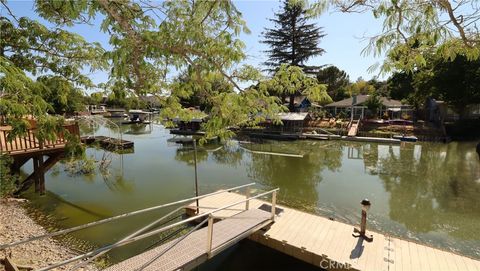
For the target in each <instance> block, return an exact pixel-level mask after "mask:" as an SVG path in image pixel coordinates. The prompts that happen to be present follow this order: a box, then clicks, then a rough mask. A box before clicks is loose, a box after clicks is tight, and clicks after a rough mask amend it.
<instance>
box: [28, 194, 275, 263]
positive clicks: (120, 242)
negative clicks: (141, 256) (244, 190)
mask: <svg viewBox="0 0 480 271" xmlns="http://www.w3.org/2000/svg"><path fill="white" fill-rule="evenodd" d="M244 186H247V185H244ZM278 190H279V188H276V189H273V190H270V191H267V192H264V193H261V194H258V195H255V196H253V197H250V198H246V199H243V200H241V201H237V202H234V203H231V204H228V205H224V206H223V207H219V208H217V209H215V210H212V211H209V212H206V213H203V214H199V215H196V216H192V217H190V218H187V219H185V220H182V221H179V222H176V223H173V224H170V225H167V226H165V227H162V228H160V229H156V230H153V231H150V232H147V233H144V234H142V235H138V236H136V237H133V238H130V239H126V240H123V241H119V242H117V243H115V244H111V245H108V246H105V247H102V248H98V249H96V250H93V251H90V252H87V253H85V254H82V255H78V256H76V257H73V258H70V259H67V260H65V261H62V262H58V263H55V264H53V265H50V266H47V267H44V268H41V269H38V270H37V271H47V270H51V269H53V268H57V267H59V266H63V265H66V264H69V263H71V262H75V261H78V260H81V259H84V258H87V257H90V256H94V255H96V254H98V253H100V252H102V251H105V250H111V249H113V248H117V247H121V246H124V245H127V244H130V243H132V242H135V241H138V240H142V239H145V238H147V237H150V236H153V235H156V234H159V233H161V232H164V231H166V230H169V229H172V228H174V227H177V226H180V225H182V224H185V223H188V222H191V221H194V220H197V219H198V218H201V217H205V216H209V217H210V216H211V215H212V214H214V213H216V212H218V211H222V210H225V209H228V208H230V207H233V206H235V205H239V204H242V203H245V202H247V201H250V200H252V199H256V198H260V197H263V196H266V195H268V194H272V210H271V218H270V219H271V220H272V221H274V217H275V207H276V196H277V191H278ZM212 226H213V223H212Z"/></svg>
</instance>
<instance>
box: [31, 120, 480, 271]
mask: <svg viewBox="0 0 480 271" xmlns="http://www.w3.org/2000/svg"><path fill="white" fill-rule="evenodd" d="M121 129H122V130H123V132H124V134H123V138H124V139H128V140H132V141H134V142H135V150H134V153H130V154H123V155H119V154H109V153H108V152H105V151H103V150H100V149H98V150H97V149H93V148H90V149H88V155H89V156H91V157H93V158H95V159H96V160H102V157H103V156H104V155H107V156H108V157H107V158H108V159H107V160H111V161H112V163H111V165H110V168H109V170H108V171H109V172H108V173H107V174H100V172H99V171H98V170H97V173H96V174H94V175H72V174H70V173H68V172H66V171H64V169H63V166H62V165H60V164H59V165H57V166H56V167H55V168H54V169H52V170H50V172H49V173H48V174H47V176H46V188H47V190H48V193H47V195H46V196H43V197H33V196H31V195H30V198H31V199H32V201H33V204H34V205H35V206H36V207H38V208H39V209H41V210H43V211H45V212H47V213H48V214H51V215H52V216H53V217H54V218H55V219H56V220H57V224H58V225H59V226H60V227H62V228H67V227H72V226H75V225H79V224H84V223H87V222H91V221H94V220H98V219H101V218H106V217H110V216H114V215H118V214H121V213H125V212H128V211H133V210H137V209H141V208H145V207H150V206H154V205H158V204H162V203H168V202H172V201H176V200H180V199H183V198H188V197H192V196H194V195H195V192H194V167H193V151H192V150H191V149H189V148H185V147H182V146H180V145H177V144H174V143H171V142H168V141H167V140H168V139H169V138H172V135H170V134H169V131H168V130H167V129H165V128H163V127H162V126H160V125H156V124H154V125H142V126H138V125H136V126H130V125H123V126H122V127H121ZM82 130H83V131H84V132H90V133H91V132H93V131H94V132H95V134H96V135H107V136H108V135H113V130H111V129H109V128H106V127H103V126H96V127H94V128H92V129H86V128H85V127H83V129H82ZM252 151H261V152H274V153H286V154H296V155H298V156H303V157H290V156H279V155H270V154H259V153H253V152H252ZM25 170H26V171H29V170H30V169H25ZM198 176H199V177H198V179H199V188H200V193H201V194H204V193H207V192H212V191H215V190H218V189H220V188H228V187H233V186H237V185H241V184H246V183H250V182H256V183H257V185H256V188H257V189H258V190H259V191H260V190H266V189H270V188H275V187H279V188H280V193H279V201H280V203H281V204H284V205H287V206H289V207H293V208H297V209H301V210H304V211H307V212H310V213H314V214H319V215H322V216H327V217H332V218H334V219H336V220H339V221H343V222H347V223H351V224H355V223H358V221H359V220H360V208H361V206H360V201H361V200H362V199H364V198H368V199H370V201H371V202H372V207H371V209H370V211H369V218H368V223H369V225H368V226H369V227H370V228H373V229H374V230H376V231H380V232H385V233H390V234H392V235H394V236H399V237H402V238H407V239H411V240H415V241H419V242H421V243H426V244H430V245H432V246H434V247H439V248H443V249H447V250H451V251H456V252H459V253H462V254H466V255H469V256H471V257H475V258H477V259H480V234H478V230H479V229H480V162H479V158H478V156H477V154H476V152H475V142H461V143H459V142H452V143H449V144H438V143H408V144H406V145H405V146H399V145H385V144H374V143H359V142H344V141H308V140H304V141H265V142H263V143H243V142H242V143H239V142H238V141H229V142H227V143H225V144H207V145H205V146H201V147H199V150H198ZM169 210H172V209H169ZM169 210H162V211H158V212H154V213H153V214H149V215H143V216H138V217H134V218H129V219H125V220H123V221H122V222H121V223H120V222H116V223H111V224H106V225H102V226H99V227H95V228H91V229H88V230H82V231H79V232H77V233H75V234H74V236H75V237H78V238H79V239H83V240H87V241H89V242H91V243H92V244H94V245H98V246H100V245H103V244H107V243H112V242H114V241H117V240H119V238H120V237H122V236H124V235H126V234H128V233H130V232H132V231H134V230H136V229H137V228H139V227H142V226H143V225H145V224H146V223H148V222H150V221H152V220H155V218H157V217H158V216H159V215H161V214H164V213H166V212H167V211H169ZM185 230H186V229H183V228H180V229H178V231H175V232H171V234H172V236H175V235H176V234H177V233H178V232H180V231H185ZM169 234H170V233H169ZM164 237H165V235H162V236H156V237H155V238H152V239H150V240H148V241H144V242H140V243H135V244H133V245H128V246H127V247H125V248H122V249H117V250H115V251H112V253H110V256H111V261H113V262H115V261H118V260H121V259H124V258H125V257H128V256H131V255H133V254H135V253H138V252H141V251H144V250H145V249H148V248H149V247H151V246H153V245H155V244H157V243H158V241H159V240H161V239H163V238H164ZM210 269H215V268H210Z"/></svg>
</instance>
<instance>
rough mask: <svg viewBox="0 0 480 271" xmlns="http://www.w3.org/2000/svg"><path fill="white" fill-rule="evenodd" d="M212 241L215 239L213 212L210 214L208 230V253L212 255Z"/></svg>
mask: <svg viewBox="0 0 480 271" xmlns="http://www.w3.org/2000/svg"><path fill="white" fill-rule="evenodd" d="M212 241H213V216H212V214H210V215H208V231H207V254H208V256H209V257H210V253H211V252H212Z"/></svg>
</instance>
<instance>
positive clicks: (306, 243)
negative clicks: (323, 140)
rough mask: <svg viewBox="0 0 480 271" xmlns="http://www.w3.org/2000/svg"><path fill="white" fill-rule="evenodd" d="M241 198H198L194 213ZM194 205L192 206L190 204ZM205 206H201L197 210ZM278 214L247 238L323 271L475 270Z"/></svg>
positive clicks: (347, 229)
mask: <svg viewBox="0 0 480 271" xmlns="http://www.w3.org/2000/svg"><path fill="white" fill-rule="evenodd" d="M242 199H245V196H244V195H241V194H238V193H233V192H225V193H220V194H216V195H212V196H209V197H206V198H202V199H200V202H199V206H200V212H201V213H202V212H208V211H210V210H211V208H218V207H221V206H225V205H228V204H231V203H235V202H238V201H241V200H242ZM191 206H192V207H194V204H192V205H191ZM202 207H206V208H202ZM244 208H245V203H243V204H239V205H238V206H233V207H232V210H222V211H220V212H219V213H218V214H217V215H219V216H224V217H229V216H233V215H236V214H238V213H239V212H242V211H241V209H244ZM249 208H250V209H253V208H257V209H263V210H270V203H269V202H266V201H262V200H258V199H252V200H250V203H249ZM276 213H277V214H278V216H277V217H276V218H275V223H273V224H272V225H271V226H270V227H269V228H267V229H266V230H259V231H257V232H255V233H254V234H252V235H251V236H250V237H249V238H250V239H251V240H253V241H256V242H258V243H260V244H263V245H265V246H267V247H270V248H272V249H275V250H277V251H280V252H283V253H285V254H287V255H290V256H293V257H295V258H297V259H300V260H302V261H304V262H307V263H310V264H312V265H315V266H319V267H321V268H323V269H327V270H367V271H372V270H374V271H380V270H385V271H387V270H388V271H392V270H394V271H397V270H398V271H404V270H422V271H423V270H427V271H428V270H431V271H433V270H445V271H447V270H448V271H455V270H458V271H464V270H467V271H477V270H478V271H480V261H479V260H475V259H472V258H469V257H465V256H461V255H458V254H455V253H452V252H448V251H444V250H441V249H437V248H432V247H429V246H427V245H422V244H418V243H416V242H412V241H407V240H403V239H400V238H396V237H392V236H389V235H386V234H382V233H377V232H369V233H370V234H372V235H373V241H372V242H367V241H365V240H364V239H363V238H357V237H354V236H353V235H352V233H353V228H354V226H352V225H348V224H345V223H342V222H338V221H333V220H330V219H328V218H324V217H321V216H317V215H313V214H309V213H305V212H302V211H298V210H295V209H291V208H287V207H284V206H277V212H276Z"/></svg>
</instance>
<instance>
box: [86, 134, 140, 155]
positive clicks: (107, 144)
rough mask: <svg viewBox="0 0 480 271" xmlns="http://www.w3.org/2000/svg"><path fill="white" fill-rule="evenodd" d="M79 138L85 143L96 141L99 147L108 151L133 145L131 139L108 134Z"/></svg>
mask: <svg viewBox="0 0 480 271" xmlns="http://www.w3.org/2000/svg"><path fill="white" fill-rule="evenodd" d="M80 140H81V142H82V143H84V144H87V145H90V144H94V143H98V144H99V145H100V147H102V148H104V149H106V150H110V151H115V150H124V149H131V148H133V147H134V143H133V141H129V140H125V139H118V138H113V137H108V136H82V137H81V138H80Z"/></svg>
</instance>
